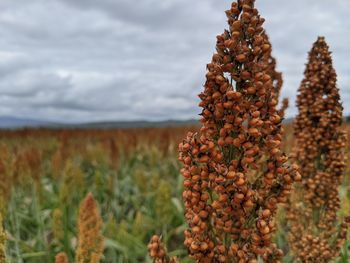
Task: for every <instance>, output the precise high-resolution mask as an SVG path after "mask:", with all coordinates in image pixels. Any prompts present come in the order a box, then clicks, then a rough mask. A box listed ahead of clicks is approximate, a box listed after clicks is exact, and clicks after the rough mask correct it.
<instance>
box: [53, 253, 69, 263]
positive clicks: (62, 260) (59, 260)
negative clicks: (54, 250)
mask: <svg viewBox="0 0 350 263" xmlns="http://www.w3.org/2000/svg"><path fill="white" fill-rule="evenodd" d="M55 262H56V263H68V257H67V255H66V253H63V252H60V253H58V254H57V255H56V257H55Z"/></svg>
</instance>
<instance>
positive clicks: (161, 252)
mask: <svg viewBox="0 0 350 263" xmlns="http://www.w3.org/2000/svg"><path fill="white" fill-rule="evenodd" d="M148 252H149V255H150V256H151V258H153V260H154V262H155V263H166V262H170V263H177V262H179V261H178V260H177V258H174V257H170V258H169V260H168V256H167V253H166V249H165V246H164V244H163V243H162V241H161V238H160V237H159V236H153V237H152V238H151V241H150V243H149V244H148Z"/></svg>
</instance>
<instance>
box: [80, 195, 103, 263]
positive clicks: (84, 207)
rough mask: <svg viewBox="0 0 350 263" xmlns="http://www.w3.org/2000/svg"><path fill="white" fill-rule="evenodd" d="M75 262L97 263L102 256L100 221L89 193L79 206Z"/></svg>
mask: <svg viewBox="0 0 350 263" xmlns="http://www.w3.org/2000/svg"><path fill="white" fill-rule="evenodd" d="M78 227H79V233H78V247H77V251H76V262H78V263H98V262H100V258H101V256H102V254H103V236H102V233H101V229H102V219H101V216H100V214H99V212H98V208H97V203H96V201H95V199H94V197H93V195H92V194H91V193H89V194H88V195H87V196H86V198H85V199H84V200H83V202H82V203H81V205H80V210H79V222H78Z"/></svg>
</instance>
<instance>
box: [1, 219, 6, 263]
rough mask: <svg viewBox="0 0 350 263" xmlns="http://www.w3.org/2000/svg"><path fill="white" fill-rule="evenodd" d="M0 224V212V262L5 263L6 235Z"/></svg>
mask: <svg viewBox="0 0 350 263" xmlns="http://www.w3.org/2000/svg"><path fill="white" fill-rule="evenodd" d="M2 224H3V222H2V216H1V214H0V263H6V262H7V261H6V252H5V251H6V249H5V242H6V238H7V237H6V233H5V231H4V228H3V226H2Z"/></svg>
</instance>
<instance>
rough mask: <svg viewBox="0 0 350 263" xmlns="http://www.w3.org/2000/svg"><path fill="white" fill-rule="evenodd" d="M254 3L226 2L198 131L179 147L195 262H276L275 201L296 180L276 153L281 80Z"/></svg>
mask: <svg viewBox="0 0 350 263" xmlns="http://www.w3.org/2000/svg"><path fill="white" fill-rule="evenodd" d="M254 3H255V1H254V0H241V1H237V2H233V3H232V5H231V9H230V10H228V11H226V15H227V17H228V24H229V30H225V32H224V33H223V34H221V35H219V36H217V44H216V53H215V54H214V55H213V58H212V61H211V63H210V64H208V65H207V69H208V72H207V74H206V83H205V86H204V91H203V92H202V93H201V94H200V95H199V97H200V99H201V102H200V106H201V107H202V108H203V110H202V114H201V115H202V119H201V123H202V128H201V129H200V132H199V133H198V134H193V133H189V134H188V136H187V138H186V139H185V140H184V141H183V142H182V143H181V144H180V146H179V148H180V156H179V159H180V160H181V161H182V162H183V163H184V167H183V169H182V171H181V172H182V174H183V177H184V188H185V189H184V192H183V199H184V203H185V210H186V211H185V218H186V220H187V222H188V225H189V228H188V229H187V230H186V231H185V238H186V239H185V242H184V244H185V245H186V246H187V247H188V250H189V254H190V256H191V257H192V258H194V259H195V261H196V262H258V259H259V258H260V259H262V260H263V261H264V262H280V259H281V257H282V254H283V252H282V251H281V250H280V249H278V248H277V246H276V244H274V243H273V241H272V236H273V233H274V231H275V228H276V227H275V214H276V210H277V205H278V204H279V203H285V202H286V201H287V197H288V195H289V193H290V190H291V187H292V183H293V181H298V180H300V179H301V177H300V174H299V173H298V172H297V171H296V169H295V167H290V166H288V165H287V163H286V162H287V159H288V158H287V157H286V155H285V154H284V153H283V152H282V151H281V140H282V132H283V131H282V127H281V121H282V115H283V114H282V113H280V112H279V111H278V110H277V109H276V108H277V103H278V94H279V90H280V85H281V78H280V75H278V74H277V73H276V71H275V62H274V60H273V58H272V57H271V45H270V42H269V40H268V38H267V35H266V33H265V31H264V29H263V26H262V25H263V22H264V19H263V18H261V17H260V15H259V13H258V10H257V9H256V8H255V7H254ZM275 80H276V81H275Z"/></svg>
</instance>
